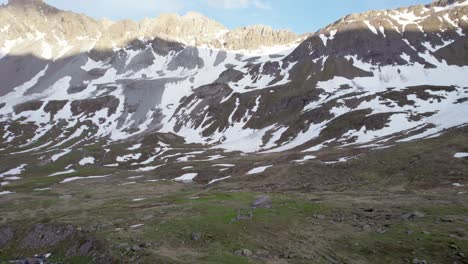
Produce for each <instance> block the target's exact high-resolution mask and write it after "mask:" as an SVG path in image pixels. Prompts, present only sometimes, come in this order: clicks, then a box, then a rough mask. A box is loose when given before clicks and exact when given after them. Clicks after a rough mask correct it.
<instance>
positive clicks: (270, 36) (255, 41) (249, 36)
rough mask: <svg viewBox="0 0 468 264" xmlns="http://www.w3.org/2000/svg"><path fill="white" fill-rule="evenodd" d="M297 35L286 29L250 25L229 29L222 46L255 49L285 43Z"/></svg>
mask: <svg viewBox="0 0 468 264" xmlns="http://www.w3.org/2000/svg"><path fill="white" fill-rule="evenodd" d="M297 38H298V36H297V35H296V34H294V33H292V32H290V31H287V30H273V29H272V28H271V27H266V26H251V27H245V28H238V29H235V30H232V31H229V32H228V33H227V34H226V37H225V43H224V47H226V48H227V49H232V50H240V49H256V48H258V47H262V46H267V47H269V46H275V45H286V44H290V43H293V42H294V41H295V40H297Z"/></svg>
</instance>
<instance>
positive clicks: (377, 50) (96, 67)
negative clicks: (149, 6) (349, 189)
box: [0, 0, 468, 169]
mask: <svg viewBox="0 0 468 264" xmlns="http://www.w3.org/2000/svg"><path fill="white" fill-rule="evenodd" d="M19 9H21V10H19ZM0 13H1V15H0V20H1V21H0V24H1V25H4V26H3V27H2V28H1V29H0V47H1V50H0V51H1V54H2V55H1V59H0V79H1V80H2V86H1V87H0V96H1V97H0V100H1V101H0V121H1V124H2V126H1V127H0V148H1V149H2V150H3V151H10V152H11V151H20V152H24V151H26V152H27V151H30V152H33V153H36V152H37V153H38V155H39V154H40V155H41V158H42V159H44V160H52V161H55V160H57V159H59V158H60V157H63V156H66V155H68V154H69V153H71V152H72V151H74V150H76V149H79V148H81V147H82V145H83V144H87V143H89V142H95V141H96V140H99V141H100V140H103V141H104V142H105V143H103V144H118V143H119V142H125V141H128V140H132V141H133V140H146V139H147V138H148V137H151V136H154V135H162V134H164V135H169V134H170V135H173V136H175V137H176V138H178V140H182V141H185V143H186V144H191V143H196V144H200V145H199V146H204V147H205V148H211V149H224V150H228V151H243V152H263V153H265V152H281V151H302V152H311V153H312V152H315V151H318V150H320V149H324V148H334V147H343V146H359V147H367V148H376V147H382V146H386V145H390V144H396V143H398V142H406V141H412V140H418V139H423V138H427V137H434V136H438V135H440V134H441V133H444V131H446V130H447V129H450V128H455V127H460V126H464V125H466V124H467V123H468V119H467V117H466V115H465V114H464V113H466V112H467V111H468V78H466V76H467V72H468V71H467V70H468V68H467V64H468V57H467V56H468V55H467V54H468V53H467V47H468V45H467V43H468V38H467V37H466V34H468V16H467V14H468V1H465V0H458V1H437V2H434V3H432V4H430V5H418V6H412V7H409V8H400V9H396V10H385V11H371V12H367V13H363V14H355V15H350V16H347V17H344V18H343V19H341V20H339V21H336V22H335V23H333V24H331V25H329V26H327V27H325V28H324V29H322V30H320V31H318V32H317V33H315V34H312V35H311V36H309V37H308V38H307V39H304V40H303V41H301V42H295V41H296V40H297V39H298V36H296V35H295V34H293V33H289V32H286V31H274V30H271V29H270V28H265V27H247V28H244V29H235V30H227V29H226V28H224V27H223V26H222V25H220V24H219V23H216V22H214V21H212V20H210V19H208V18H205V17H203V16H201V15H199V14H196V13H189V14H187V15H186V16H183V17H180V16H178V15H163V16H161V17H159V18H156V19H145V20H143V21H141V22H139V23H137V22H133V21H120V22H110V21H96V20H94V19H92V18H89V17H87V16H84V15H79V14H74V13H71V12H65V11H61V10H58V9H56V8H54V7H51V6H49V5H47V4H46V3H44V2H43V1H26V0H23V1H19V0H13V1H10V3H9V4H8V5H6V6H3V7H2V8H1V9H0ZM13 19H16V21H18V22H15V23H11V21H12V20H13ZM172 24H178V25H181V26H180V27H175V28H173V27H171V26H170V25H172ZM194 24H195V25H196V26H194V27H193V26H191V27H186V26H184V25H194ZM51 28H53V30H50V29H51ZM201 32H203V34H200V33H201ZM200 36H202V37H200ZM262 46H263V47H266V46H268V47H269V48H267V49H265V50H259V48H260V47H262ZM174 140H175V139H174ZM145 142H146V141H145ZM178 142H179V141H178ZM164 144H167V142H166V143H164ZM162 149H164V147H163V146H159V147H158V148H156V149H152V150H151V151H148V153H146V154H145V155H137V156H132V158H130V159H129V160H126V159H123V160H121V161H119V162H120V163H129V164H132V166H134V167H135V168H136V169H138V168H139V167H142V166H148V165H152V168H155V166H159V165H161V162H162V163H164V159H160V158H157V157H160V156H158V155H160V154H161V153H160V152H161V151H162ZM124 152H125V151H124ZM129 152H131V151H129ZM98 159H99V158H98ZM98 162H102V163H103V161H98Z"/></svg>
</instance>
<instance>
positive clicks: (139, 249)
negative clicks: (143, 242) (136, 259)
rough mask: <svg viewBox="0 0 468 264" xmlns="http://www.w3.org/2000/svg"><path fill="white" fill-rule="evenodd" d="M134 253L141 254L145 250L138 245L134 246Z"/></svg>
mask: <svg viewBox="0 0 468 264" xmlns="http://www.w3.org/2000/svg"><path fill="white" fill-rule="evenodd" d="M132 251H135V252H140V251H143V248H141V247H140V246H138V245H133V246H132Z"/></svg>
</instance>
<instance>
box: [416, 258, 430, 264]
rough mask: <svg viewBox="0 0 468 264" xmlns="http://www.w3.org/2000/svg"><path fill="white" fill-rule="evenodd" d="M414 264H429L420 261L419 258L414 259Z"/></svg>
mask: <svg viewBox="0 0 468 264" xmlns="http://www.w3.org/2000/svg"><path fill="white" fill-rule="evenodd" d="M413 264H427V261H425V260H419V259H417V258H415V259H413Z"/></svg>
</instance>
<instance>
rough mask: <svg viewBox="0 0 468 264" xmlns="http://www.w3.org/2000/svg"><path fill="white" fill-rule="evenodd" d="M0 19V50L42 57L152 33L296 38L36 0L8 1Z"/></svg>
mask: <svg viewBox="0 0 468 264" xmlns="http://www.w3.org/2000/svg"><path fill="white" fill-rule="evenodd" d="M51 14H53V16H51ZM12 21H15V22H14V23H13V22H12ZM0 24H1V25H2V27H3V28H2V29H1V30H0V47H2V48H0V53H2V54H5V53H10V54H22V55H24V54H28V53H31V54H33V55H35V56H38V57H42V58H45V59H52V58H57V57H63V56H65V55H69V54H76V53H81V52H86V51H88V50H91V49H96V50H101V51H103V50H107V51H109V50H112V49H113V48H114V47H124V46H126V45H128V44H129V43H131V42H133V41H134V40H136V39H154V38H155V37H159V38H162V39H165V40H172V41H178V42H181V43H184V44H187V45H193V46H200V45H208V46H211V47H213V48H220V49H231V50H241V49H258V48H260V47H263V46H274V45H286V44H291V43H293V42H294V41H296V40H297V39H298V37H297V36H296V35H295V34H294V33H292V32H289V31H285V30H272V29H271V28H268V27H262V26H256V27H252V28H243V29H236V30H234V31H230V30H228V29H227V28H226V27H224V26H223V25H221V24H219V23H218V22H216V21H214V20H211V19H209V18H207V17H204V16H203V15H201V14H198V13H195V12H189V13H187V14H186V15H185V16H179V15H177V14H163V15H161V16H159V17H157V18H154V19H153V18H145V19H143V20H142V21H140V22H135V21H132V20H122V21H117V22H114V21H109V20H100V21H96V20H94V19H92V18H90V17H87V16H85V15H81V14H75V13H72V12H66V11H62V10H59V9H56V8H54V7H52V6H50V5H48V4H46V3H45V2H44V1H42V0H10V1H9V3H8V5H6V6H3V7H2V8H0ZM51 28H53V29H54V30H53V31H51ZM19 47H21V48H19Z"/></svg>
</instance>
